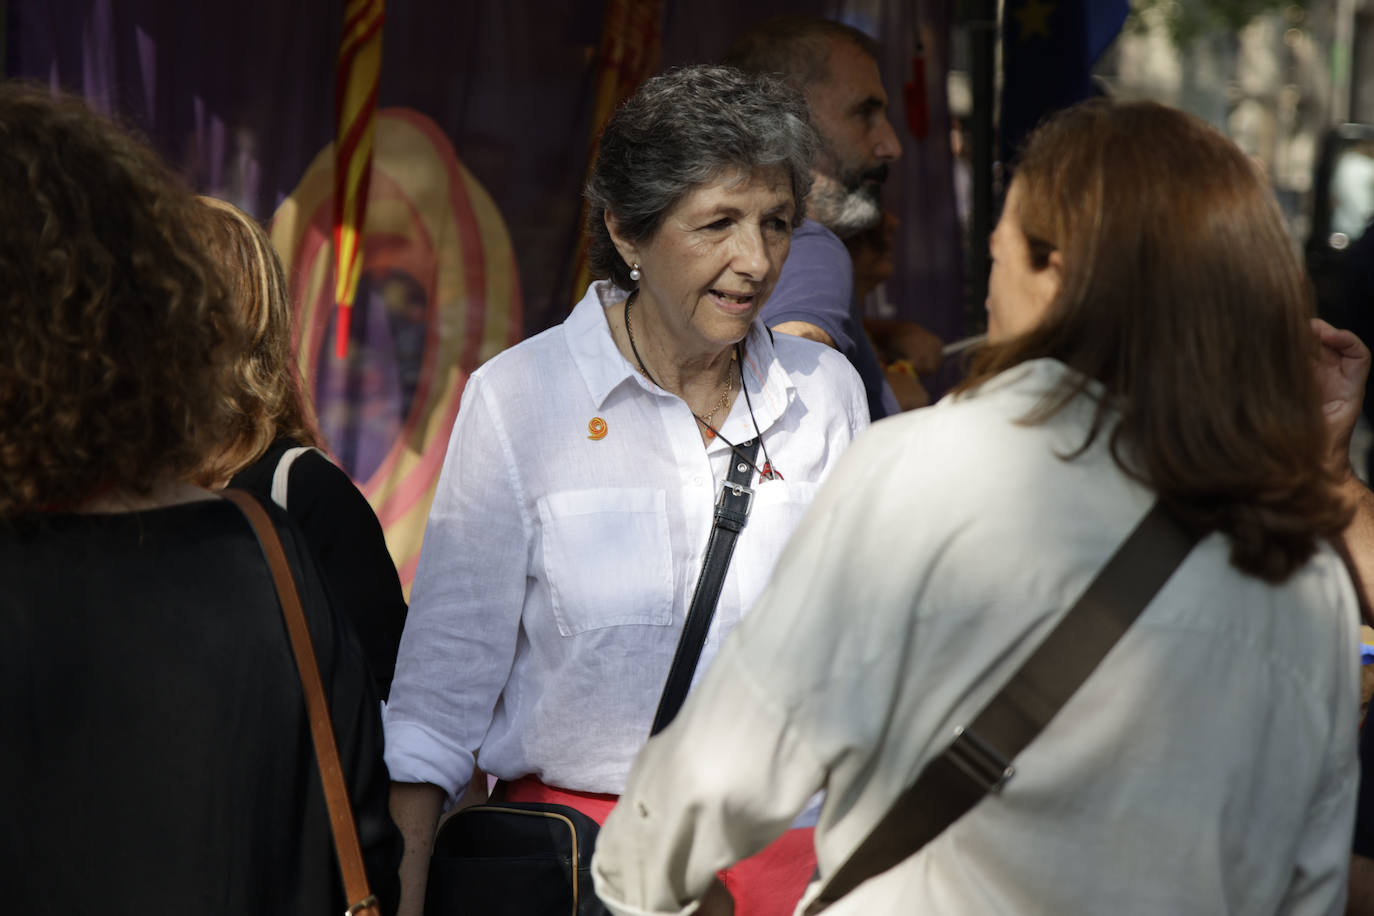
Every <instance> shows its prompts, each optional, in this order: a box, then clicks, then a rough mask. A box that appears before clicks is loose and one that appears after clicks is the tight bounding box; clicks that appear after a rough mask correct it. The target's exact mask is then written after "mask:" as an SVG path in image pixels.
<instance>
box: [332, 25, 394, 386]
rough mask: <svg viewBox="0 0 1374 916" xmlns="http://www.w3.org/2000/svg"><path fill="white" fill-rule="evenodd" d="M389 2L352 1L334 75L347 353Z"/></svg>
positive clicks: (339, 292)
mask: <svg viewBox="0 0 1374 916" xmlns="http://www.w3.org/2000/svg"><path fill="white" fill-rule="evenodd" d="M385 18H386V0H348V3H347V4H346V5H345V6H344V27H343V36H342V37H341V38H340V39H339V63H338V68H337V69H336V71H335V77H334V124H335V127H334V130H335V136H334V277H335V279H334V304H335V307H336V308H337V309H338V313H339V317H338V324H337V326H336V327H337V334H336V335H335V338H334V352H335V355H336V356H337V357H338V358H339V359H343V358H344V357H345V356H346V355H347V354H348V335H349V322H350V318H351V316H352V312H353V297H354V296H355V295H356V294H357V291H358V279H359V277H361V275H362V267H363V261H362V256H361V250H360V249H361V248H362V240H363V222H364V220H365V219H366V216H367V191H368V180H369V178H370V177H371V174H372V141H373V115H374V113H375V112H376V109H377V83H378V79H379V77H380V75H381V71H382V22H383V20H384V19H385Z"/></svg>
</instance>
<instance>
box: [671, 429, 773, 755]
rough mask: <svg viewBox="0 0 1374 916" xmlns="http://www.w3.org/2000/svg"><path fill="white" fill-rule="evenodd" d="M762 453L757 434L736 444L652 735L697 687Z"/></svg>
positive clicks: (745, 520)
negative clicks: (694, 685) (695, 681)
mask: <svg viewBox="0 0 1374 916" xmlns="http://www.w3.org/2000/svg"><path fill="white" fill-rule="evenodd" d="M758 452H759V440H758V439H757V438H754V439H750V440H748V441H747V442H741V443H740V444H739V445H736V446H732V448H731V451H730V472H729V473H728V474H727V475H726V477H725V485H724V486H723V487H721V490H720V498H719V499H717V500H716V518H715V523H714V524H713V525H712V526H711V538H710V540H708V541H707V542H706V556H705V558H704V559H703V560H702V562H701V575H699V576H698V577H697V587H696V591H694V592H693V593H692V606H691V609H690V610H688V611H687V621H686V623H684V624H683V625H682V637H681V638H680V639H679V640H678V643H677V651H676V652H674V653H673V665H672V667H671V668H669V669H668V681H667V683H665V684H664V685H663V695H662V696H661V697H659V700H658V712H656V713H655V714H654V725H653V728H651V729H650V730H649V734H650V735H657V734H658V733H659V732H661V731H663V729H665V728H667V727H668V723H669V722H671V721H673V717H674V716H676V715H677V711H678V710H679V709H681V708H682V704H683V702H684V701H685V700H686V699H687V689H688V688H689V687H691V686H692V676H693V675H694V674H696V670H697V661H698V660H699V659H700V658H701V650H702V647H703V646H705V645H706V633H707V632H708V631H709V630H710V629H711V618H712V617H713V616H714V615H715V613H716V603H717V602H718V601H720V589H721V586H723V585H724V584H725V573H726V571H728V570H729V568H730V555H731V554H733V553H734V552H735V540H736V539H737V538H738V537H739V533H740V532H741V531H742V530H744V525H745V522H747V521H748V520H749V509H750V507H751V506H752V505H753V502H754V491H753V490H752V489H750V487H749V482H750V481H751V480H752V479H753V474H754V456H755V455H757V454H758Z"/></svg>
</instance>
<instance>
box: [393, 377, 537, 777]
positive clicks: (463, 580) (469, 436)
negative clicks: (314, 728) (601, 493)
mask: <svg viewBox="0 0 1374 916" xmlns="http://www.w3.org/2000/svg"><path fill="white" fill-rule="evenodd" d="M497 396H499V395H496V396H491V397H489V392H488V391H487V389H485V388H484V387H483V385H482V380H481V374H480V373H478V374H476V375H474V376H473V377H472V378H471V379H469V380H468V383H467V390H466V391H465V392H464V394H463V404H462V407H461V409H460V410H459V412H458V419H457V421H456V422H455V424H454V428H453V434H452V436H451V437H450V440H449V448H448V454H447V455H446V457H445V459H444V467H443V471H442V473H441V474H440V477H439V484H438V488H437V490H436V493H435V497H434V504H433V507H432V508H431V510H430V516H429V524H428V526H427V527H426V529H425V541H424V547H423V549H422V551H421V554H420V563H419V568H418V569H417V571H416V576H415V586H414V589H413V591H412V594H411V607H410V615H409V617H408V618H407V620H406V628H405V633H404V634H403V635H402V637H401V648H400V657H399V659H398V660H397V665H396V678H395V681H394V682H393V684H392V690H391V698H390V701H389V702H388V704H387V710H386V762H387V766H388V768H389V769H390V771H391V776H392V779H393V780H394V781H396V782H428V783H433V784H434V785H437V786H439V787H440V788H442V789H443V790H444V791H445V792H447V793H448V794H449V795H450V796H454V795H456V794H457V793H459V792H461V791H462V790H463V788H464V787H465V786H466V785H467V783H468V781H469V780H470V779H471V777H472V769H473V765H474V755H475V753H476V751H477V748H478V747H479V746H480V745H481V743H482V740H483V738H484V736H485V735H486V732H487V728H488V726H489V725H490V723H491V718H492V710H493V709H494V708H495V705H496V701H497V698H498V697H499V696H500V693H501V690H502V688H503V687H504V686H505V683H506V678H507V676H508V675H509V673H510V669H511V664H512V661H513V659H514V657H515V644H516V636H517V634H518V632H519V629H520V615H521V608H522V606H523V603H524V595H525V580H526V570H527V566H528V558H529V543H530V530H531V525H530V520H529V518H528V516H527V514H526V509H525V506H524V500H523V495H522V492H521V487H520V481H519V479H518V477H517V475H516V474H515V471H514V468H515V462H514V460H513V456H512V454H511V449H510V444H509V440H508V438H507V436H506V430H505V428H504V426H503V423H502V420H501V417H500V415H499V413H498V412H497V411H496V410H494V409H493V407H492V398H493V397H497Z"/></svg>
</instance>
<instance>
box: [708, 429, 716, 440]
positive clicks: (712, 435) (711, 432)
mask: <svg viewBox="0 0 1374 916" xmlns="http://www.w3.org/2000/svg"><path fill="white" fill-rule="evenodd" d="M715 437H716V431H715V430H714V429H711V428H710V427H709V426H708V427H706V439H707V441H710V440H711V439H714V438H715Z"/></svg>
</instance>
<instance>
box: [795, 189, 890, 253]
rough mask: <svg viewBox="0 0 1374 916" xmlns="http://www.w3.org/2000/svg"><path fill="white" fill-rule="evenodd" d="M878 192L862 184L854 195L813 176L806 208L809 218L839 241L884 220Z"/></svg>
mask: <svg viewBox="0 0 1374 916" xmlns="http://www.w3.org/2000/svg"><path fill="white" fill-rule="evenodd" d="M878 193H879V192H878V188H877V187H876V186H874V185H870V184H867V183H865V184H861V185H860V186H859V187H857V188H855V189H854V190H853V191H850V190H847V189H846V188H845V186H844V185H842V184H840V182H838V181H836V180H835V179H834V178H831V177H829V176H827V175H816V176H815V182H814V183H813V184H812V186H811V194H810V197H809V199H808V201H807V202H808V204H809V205H810V209H811V217H812V218H813V219H815V220H816V222H818V223H820V224H821V225H822V226H824V227H825V228H827V229H829V230H830V231H831V232H833V233H835V234H836V235H838V236H839V237H840V238H842V239H847V238H849V237H851V236H854V235H858V234H859V233H860V232H863V231H864V230H866V229H872V228H873V227H874V226H876V225H878V223H879V222H880V221H881V220H882V218H883V206H882V203H881V202H880V201H879V199H878Z"/></svg>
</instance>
